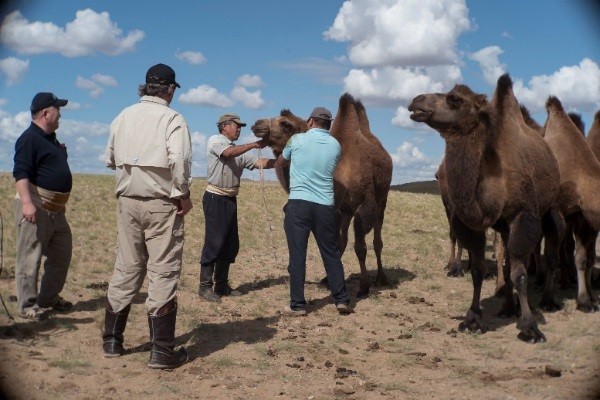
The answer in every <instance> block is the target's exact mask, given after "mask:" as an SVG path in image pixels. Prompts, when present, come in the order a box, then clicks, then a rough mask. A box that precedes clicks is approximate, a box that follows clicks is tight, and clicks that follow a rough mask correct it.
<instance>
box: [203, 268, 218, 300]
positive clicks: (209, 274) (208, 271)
mask: <svg viewBox="0 0 600 400" xmlns="http://www.w3.org/2000/svg"><path fill="white" fill-rule="evenodd" d="M214 271H215V264H201V265H200V288H199V289H198V294H199V295H200V297H203V298H204V299H206V300H208V301H221V297H220V296H219V295H218V294H216V293H215V292H214V291H213V272H214Z"/></svg>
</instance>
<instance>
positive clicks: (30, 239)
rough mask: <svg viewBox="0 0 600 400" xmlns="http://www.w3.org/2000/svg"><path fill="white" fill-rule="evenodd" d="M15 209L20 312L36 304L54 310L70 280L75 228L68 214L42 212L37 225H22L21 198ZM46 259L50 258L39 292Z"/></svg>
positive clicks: (37, 215)
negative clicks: (60, 294)
mask: <svg viewBox="0 0 600 400" xmlns="http://www.w3.org/2000/svg"><path fill="white" fill-rule="evenodd" d="M14 209H15V224H16V226H17V259H16V267H15V283H16V287H17V299H18V302H19V303H18V304H19V310H20V311H24V310H25V309H27V308H31V307H33V306H35V305H36V304H37V305H38V306H40V307H51V306H53V305H54V304H55V303H56V302H57V301H58V299H59V293H60V292H61V291H62V290H63V287H64V285H65V281H66V280H67V272H68V270H69V264H70V263H71V255H72V250H73V243H72V236H71V228H70V227H69V223H68V222H67V218H66V216H65V213H64V212H61V213H57V214H53V213H50V212H47V211H44V210H43V209H38V210H37V211H36V214H35V218H36V223H35V224H32V223H29V222H27V221H24V222H22V223H21V220H22V219H23V205H22V203H21V199H18V198H16V199H15V200H14ZM42 256H45V257H46V259H45V261H44V272H43V274H42V279H41V282H40V285H39V292H38V275H39V271H40V266H41V261H42Z"/></svg>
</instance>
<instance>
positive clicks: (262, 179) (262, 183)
mask: <svg viewBox="0 0 600 400" xmlns="http://www.w3.org/2000/svg"><path fill="white" fill-rule="evenodd" d="M270 124H271V119H270V118H269V126H270ZM258 159H259V160H260V159H262V152H261V149H258ZM258 165H259V167H258V170H259V177H260V188H261V191H262V199H263V205H264V212H265V221H266V223H267V228H268V231H269V242H270V243H271V249H272V250H273V258H275V265H279V260H277V251H276V250H277V249H276V247H275V241H274V240H273V223H272V222H271V218H270V217H269V207H268V206H267V195H266V188H265V172H264V168H263V165H262V162H259V163H258Z"/></svg>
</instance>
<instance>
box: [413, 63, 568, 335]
mask: <svg viewBox="0 0 600 400" xmlns="http://www.w3.org/2000/svg"><path fill="white" fill-rule="evenodd" d="M408 110H409V111H411V112H412V114H411V118H412V119H413V120H414V121H417V122H423V123H426V124H427V125H429V126H430V127H432V128H434V129H436V130H437V131H438V132H439V133H440V135H441V136H442V138H443V139H444V141H445V142H446V149H445V163H446V175H447V179H448V189H449V195H450V200H451V203H452V206H453V216H452V221H451V224H452V229H453V230H454V232H455V234H456V237H457V238H458V240H459V242H461V243H462V245H463V246H464V247H465V248H466V249H467V250H468V251H469V258H470V260H471V276H472V279H473V298H472V302H471V306H470V308H469V310H468V311H467V314H466V316H465V319H464V321H462V322H461V323H460V324H459V329H460V330H461V331H465V330H477V331H481V332H485V331H486V328H485V326H484V324H483V321H482V320H483V313H482V311H481V308H480V297H481V286H482V282H483V278H484V276H485V268H486V267H485V232H486V229H487V228H490V227H492V228H493V229H494V230H496V231H498V232H500V235H501V237H502V241H503V243H504V247H505V249H506V262H505V264H504V271H503V273H504V275H505V276H510V279H508V280H507V281H506V283H505V284H504V286H503V288H502V289H501V295H502V296H503V297H504V304H503V309H502V311H501V314H502V315H505V316H516V315H517V306H516V304H515V302H514V299H513V297H512V291H513V287H514V288H515V289H516V291H517V294H518V298H519V303H520V308H521V317H520V319H519V321H518V324H517V327H518V328H519V329H520V333H519V334H518V337H519V339H521V340H524V341H527V342H530V343H537V342H544V341H546V337H545V336H544V334H543V333H542V332H541V331H540V329H539V328H538V326H537V322H536V320H535V318H534V317H533V314H532V312H531V308H530V306H529V302H528V297H527V271H526V268H525V262H526V260H527V258H528V257H529V256H530V255H531V254H532V252H533V251H534V249H535V247H536V245H537V244H538V243H539V241H540V239H541V237H542V234H543V235H544V237H545V238H546V246H545V249H544V250H545V254H546V260H556V258H557V255H558V246H559V244H560V240H561V239H562V235H563V234H564V220H563V219H562V215H561V214H560V212H559V211H558V208H557V197H558V190H559V170H558V164H557V161H556V158H555V157H554V156H553V154H552V152H551V150H550V148H549V147H548V145H547V144H546V143H545V142H544V140H543V138H542V137H541V136H540V135H539V134H537V133H536V132H535V131H533V130H532V129H531V128H529V127H528V126H527V125H526V124H525V121H524V119H523V115H522V114H521V111H520V109H519V105H518V103H517V100H516V98H515V96H514V94H513V91H512V80H511V79H510V77H509V76H508V74H505V75H503V76H501V77H500V78H499V79H498V83H497V87H496V91H495V93H494V96H493V98H492V100H491V101H489V102H488V101H487V98H486V96H485V95H483V94H476V93H474V92H473V91H472V90H471V89H470V88H469V87H467V86H466V85H455V86H454V88H453V89H452V90H450V91H449V92H448V93H430V94H421V95H419V96H417V97H415V98H414V99H413V101H412V103H411V104H410V106H409V107H408ZM554 266H555V264H554V262H549V263H548V269H552V268H553V267H554ZM546 294H547V293H546V292H545V293H544V295H546ZM544 295H543V296H542V301H546V302H553V299H547V298H544Z"/></svg>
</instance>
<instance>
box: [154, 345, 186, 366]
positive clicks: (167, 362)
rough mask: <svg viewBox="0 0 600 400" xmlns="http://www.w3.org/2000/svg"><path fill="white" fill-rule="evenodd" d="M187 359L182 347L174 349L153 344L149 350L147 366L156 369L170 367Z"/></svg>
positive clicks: (181, 363) (180, 364) (178, 364)
mask: <svg viewBox="0 0 600 400" xmlns="http://www.w3.org/2000/svg"><path fill="white" fill-rule="evenodd" d="M188 359H189V357H188V354H187V351H185V349H184V348H183V347H181V348H179V350H177V351H175V350H169V349H165V348H162V347H157V346H153V347H152V350H151V351H150V361H149V362H148V367H150V368H156V369H172V368H177V367H180V366H182V365H183V364H185V363H186V362H188Z"/></svg>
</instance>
